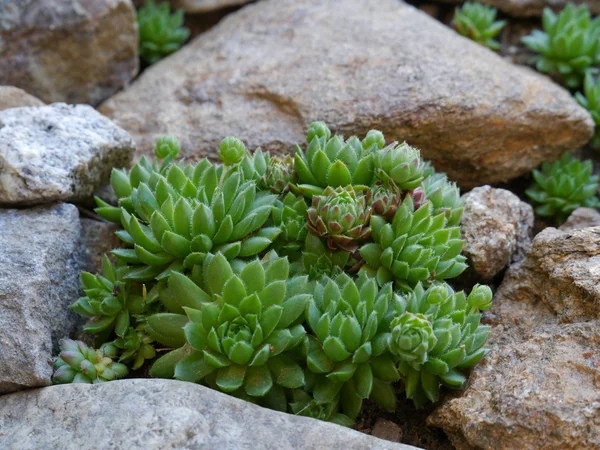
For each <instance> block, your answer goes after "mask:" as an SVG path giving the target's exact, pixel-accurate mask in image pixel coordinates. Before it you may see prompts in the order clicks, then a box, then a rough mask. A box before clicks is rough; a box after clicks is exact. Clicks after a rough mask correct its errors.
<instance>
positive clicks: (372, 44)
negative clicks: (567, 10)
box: [100, 0, 594, 187]
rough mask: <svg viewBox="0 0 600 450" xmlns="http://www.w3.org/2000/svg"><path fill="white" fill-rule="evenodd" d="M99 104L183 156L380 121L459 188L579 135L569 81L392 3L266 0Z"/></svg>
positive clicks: (554, 151)
mask: <svg viewBox="0 0 600 450" xmlns="http://www.w3.org/2000/svg"><path fill="white" fill-rule="evenodd" d="M100 110H101V111H102V112H103V113H105V114H107V115H108V116H109V117H111V118H113V119H114V120H115V121H116V123H117V124H118V125H119V126H121V127H123V128H124V129H126V130H127V131H128V132H129V133H131V134H132V136H133V137H134V139H135V140H136V142H137V143H138V145H139V152H138V154H143V153H150V152H151V150H152V148H153V146H154V143H155V140H156V139H157V138H158V137H159V136H161V135H164V134H173V135H175V136H177V137H178V138H180V139H181V140H182V146H183V148H182V150H183V151H182V154H183V155H184V156H186V157H188V158H190V159H195V160H197V159H200V158H202V157H205V156H209V157H211V158H213V159H214V158H216V154H217V149H218V143H219V142H220V140H221V139H222V138H223V137H225V136H228V135H234V136H237V137H239V138H240V139H242V140H243V141H244V142H246V144H248V146H249V147H250V148H252V149H254V148H255V147H258V146H261V147H262V148H263V150H271V151H276V152H289V151H291V150H292V146H293V144H295V143H299V144H303V143H304V139H305V132H306V129H307V127H308V125H309V124H310V123H311V122H312V121H315V120H324V121H325V122H327V123H328V124H329V125H330V126H331V127H332V129H333V130H334V131H336V132H339V133H343V134H344V135H346V136H348V137H349V136H350V135H351V134H358V135H360V136H362V135H364V134H365V133H366V132H367V131H368V130H369V129H371V128H378V129H381V130H382V131H383V132H384V133H385V135H386V137H387V139H388V140H390V141H392V140H400V141H403V140H406V141H407V142H408V143H409V144H411V145H414V146H416V147H419V148H420V149H421V150H422V153H423V154H424V156H425V157H426V158H428V159H431V160H433V162H434V165H435V167H436V168H437V169H439V170H441V171H444V172H447V173H448V174H449V176H450V178H451V179H454V180H457V181H458V182H459V183H460V184H461V185H463V186H467V187H474V186H477V185H481V184H485V183H489V184H491V183H495V182H499V181H503V180H508V179H510V178H513V177H516V176H519V175H522V174H525V173H528V172H530V171H531V169H532V168H534V167H537V166H538V165H539V164H540V163H541V162H542V161H544V160H553V159H556V158H558V157H559V156H560V155H561V154H562V153H563V152H565V151H568V150H573V149H576V148H578V147H580V146H581V145H583V144H584V143H586V142H587V141H588V139H589V138H590V137H591V135H592V132H593V129H594V125H593V122H592V119H591V117H590V116H589V114H588V113H587V111H585V110H584V109H582V108H581V107H580V106H578V105H577V103H576V102H575V101H574V99H573V98H572V96H571V95H570V93H569V92H567V91H566V90H565V89H563V88H561V87H559V86H558V85H556V84H554V83H552V82H551V81H550V80H549V79H547V78H546V77H543V76H541V75H538V74H535V73H534V72H533V71H531V70H529V69H527V68H521V67H516V66H513V65H512V64H510V63H508V62H506V61H505V60H503V59H502V58H501V57H500V56H498V55H496V54H495V53H493V52H491V51H489V50H488V49H486V48H484V47H483V46H480V45H478V44H476V43H474V42H472V41H470V40H468V39H465V38H463V37H461V36H459V35H458V34H456V33H455V32H454V31H452V30H451V29H449V28H448V27H446V26H444V25H443V24H441V23H439V22H437V21H436V20H435V19H433V18H431V17H429V16H428V15H427V14H425V13H423V12H421V11H419V10H417V9H415V8H414V7H412V6H408V5H406V4H404V3H403V2H401V1H399V0H306V1H302V2H299V1H297V0H265V1H260V2H257V3H255V4H251V5H249V6H246V7H244V8H242V9H241V10H239V11H237V12H235V13H233V14H231V15H229V16H227V17H226V18H225V19H224V20H222V21H221V22H220V23H219V24H218V25H217V26H215V27H214V28H213V29H211V30H210V31H209V32H207V33H204V34H202V35H200V36H198V37H197V38H196V39H195V40H193V41H192V42H191V43H189V44H187V45H186V46H185V47H184V48H183V49H181V50H180V51H179V52H177V53H176V54H174V55H172V56H170V57H168V58H166V59H164V60H163V61H161V62H159V63H157V64H155V65H153V66H152V67H151V68H149V69H148V70H147V71H145V72H144V73H143V74H142V75H141V76H140V78H138V80H137V81H136V82H135V83H133V84H132V86H131V87H130V88H129V89H126V90H125V91H124V92H122V93H119V94H117V95H116V96H114V97H113V98H111V99H110V100H109V101H107V102H105V103H104V104H103V105H102V106H101V108H100Z"/></svg>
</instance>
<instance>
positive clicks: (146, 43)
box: [137, 0, 190, 64]
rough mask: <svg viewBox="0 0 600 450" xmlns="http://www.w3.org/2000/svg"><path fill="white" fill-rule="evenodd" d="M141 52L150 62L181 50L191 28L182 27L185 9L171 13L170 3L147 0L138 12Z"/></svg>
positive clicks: (143, 57)
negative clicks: (156, 2) (157, 3)
mask: <svg viewBox="0 0 600 450" xmlns="http://www.w3.org/2000/svg"><path fill="white" fill-rule="evenodd" d="M137 22H138V30H139V53H140V56H141V57H142V59H144V60H145V61H146V62H147V63H148V64H154V63H155V62H157V61H158V60H160V59H161V58H163V57H165V56H167V55H169V54H171V53H173V52H175V51H177V50H179V47H181V46H182V45H183V43H184V42H185V41H186V40H187V39H188V37H190V30H188V29H187V28H184V27H182V25H183V10H179V11H177V12H175V13H174V14H171V12H170V8H169V3H168V2H164V3H161V4H160V5H156V4H155V3H154V0H146V3H145V4H144V6H142V7H141V8H140V9H139V10H138V13H137Z"/></svg>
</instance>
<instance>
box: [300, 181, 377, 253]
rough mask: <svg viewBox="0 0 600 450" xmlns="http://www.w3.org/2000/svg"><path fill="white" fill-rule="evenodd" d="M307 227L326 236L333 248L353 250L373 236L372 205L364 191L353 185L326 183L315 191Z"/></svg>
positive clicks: (317, 233)
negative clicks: (334, 185) (370, 225)
mask: <svg viewBox="0 0 600 450" xmlns="http://www.w3.org/2000/svg"><path fill="white" fill-rule="evenodd" d="M307 215H308V223H307V225H308V228H309V229H310V230H311V231H312V232H313V233H315V234H316V235H317V236H321V237H324V238H327V244H328V246H329V248H330V249H332V250H335V249H340V250H344V251H347V252H354V251H356V249H358V243H359V242H360V241H363V240H365V239H366V238H368V237H369V236H370V233H371V230H370V228H369V226H368V224H369V218H370V217H371V208H370V207H369V206H367V199H366V197H365V196H364V195H361V194H360V193H357V192H356V191H355V189H354V188H353V187H352V186H346V187H345V188H342V187H338V188H336V189H333V188H332V187H327V188H326V189H325V190H324V191H323V194H322V195H315V196H314V197H313V199H312V206H311V207H310V208H309V209H308V213H307Z"/></svg>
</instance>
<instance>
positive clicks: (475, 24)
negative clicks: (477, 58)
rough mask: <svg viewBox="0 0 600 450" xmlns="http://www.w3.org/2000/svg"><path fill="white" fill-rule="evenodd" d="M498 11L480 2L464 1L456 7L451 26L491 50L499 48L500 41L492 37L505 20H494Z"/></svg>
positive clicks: (500, 28) (502, 26)
mask: <svg viewBox="0 0 600 450" xmlns="http://www.w3.org/2000/svg"><path fill="white" fill-rule="evenodd" d="M497 14H498V11H497V10H496V8H493V7H491V6H487V5H482V4H481V3H475V2H465V3H464V4H463V5H462V6H461V7H460V8H456V11H455V13H454V19H453V20H452V26H453V27H454V29H455V30H456V31H457V32H458V33H459V34H461V35H463V36H465V37H468V38H469V39H471V40H473V41H475V42H477V43H478V44H481V45H484V46H486V47H488V48H490V49H492V50H499V49H500V43H499V42H498V41H496V40H495V39H494V38H495V37H496V36H497V35H498V34H499V33H500V31H502V28H504V26H505V25H506V20H496V15H497Z"/></svg>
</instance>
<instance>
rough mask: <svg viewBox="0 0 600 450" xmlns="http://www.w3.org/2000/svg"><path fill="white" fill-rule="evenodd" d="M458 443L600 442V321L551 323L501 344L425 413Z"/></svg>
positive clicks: (522, 447) (506, 449)
mask: <svg viewBox="0 0 600 450" xmlns="http://www.w3.org/2000/svg"><path fill="white" fill-rule="evenodd" d="M427 422H428V424H429V425H432V426H437V427H443V428H444V430H445V431H446V434H448V435H449V437H450V439H451V440H452V442H453V443H454V445H455V446H456V448H457V449H458V450H466V449H469V450H470V449H498V450H499V449H502V450H529V449H531V450H534V449H544V450H581V449H598V448H600V327H599V326H598V323H597V322H596V323H594V322H591V323H578V324H569V325H552V326H549V327H546V328H545V329H543V330H540V331H539V332H537V333H535V334H534V335H533V336H532V337H531V338H529V339H528V340H526V341H522V342H517V343H514V344H510V345H505V346H502V347H498V348H496V349H495V350H494V351H492V352H491V353H490V354H489V355H488V356H487V357H486V358H485V359H484V361H483V363H482V364H480V365H478V366H476V368H475V369H474V371H473V374H472V375H471V379H470V384H469V387H468V389H467V390H466V391H465V392H464V393H463V394H462V395H461V396H460V397H457V398H450V399H448V400H447V401H446V402H445V403H444V404H443V405H442V406H441V407H440V408H438V409H437V410H436V411H435V412H434V413H433V414H432V415H431V416H429V418H428V419H427Z"/></svg>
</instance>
